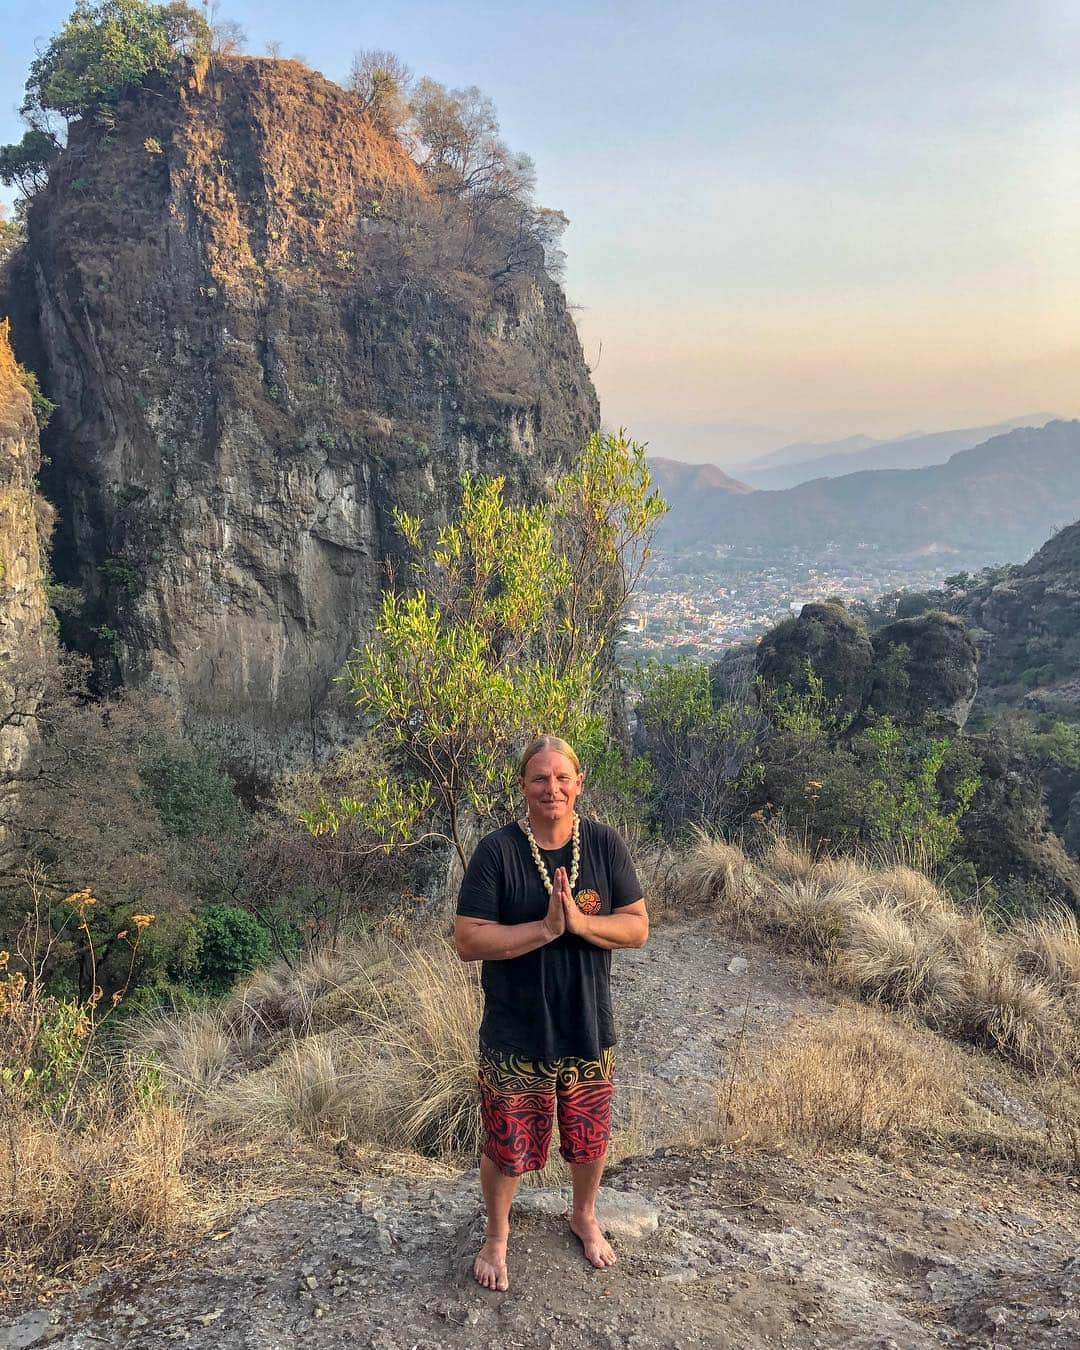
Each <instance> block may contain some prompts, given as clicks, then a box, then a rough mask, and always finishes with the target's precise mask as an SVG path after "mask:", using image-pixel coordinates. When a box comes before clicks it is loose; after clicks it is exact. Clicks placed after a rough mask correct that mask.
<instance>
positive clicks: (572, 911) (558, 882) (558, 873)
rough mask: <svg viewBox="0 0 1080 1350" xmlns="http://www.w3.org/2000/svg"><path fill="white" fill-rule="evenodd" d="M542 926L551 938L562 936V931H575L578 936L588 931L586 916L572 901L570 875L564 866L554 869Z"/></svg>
mask: <svg viewBox="0 0 1080 1350" xmlns="http://www.w3.org/2000/svg"><path fill="white" fill-rule="evenodd" d="M544 927H545V928H546V929H547V931H548V933H549V934H550V938H551V939H555V938H557V937H562V935H563V933H577V934H578V935H579V936H580V937H585V936H586V935H587V933H588V928H589V920H588V916H587V915H585V914H582V912H581V910H580V909H578V907H577V905H576V903H575V902H574V897H573V894H572V892H571V890H570V877H569V876H568V874H567V871H566V868H565V867H558V868H556V869H555V876H554V878H553V880H552V883H551V900H550V901H549V903H548V912H547V915H546V916H545V918H544Z"/></svg>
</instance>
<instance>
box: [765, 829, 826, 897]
mask: <svg viewBox="0 0 1080 1350" xmlns="http://www.w3.org/2000/svg"><path fill="white" fill-rule="evenodd" d="M813 865H814V860H813V858H812V857H811V856H810V850H809V849H808V848H807V847H806V845H805V844H801V843H799V842H798V840H795V839H788V838H787V836H786V835H782V834H778V835H776V836H775V837H774V839H773V842H772V844H771V845H770V846H769V849H768V851H767V852H766V853H765V855H764V857H763V858H762V860H761V870H762V871H763V872H764V873H765V874H766V876H770V877H772V878H773V879H774V880H775V881H778V882H780V883H781V885H785V884H790V883H791V882H793V881H805V880H806V878H807V877H808V876H809V875H810V869H811V867H813Z"/></svg>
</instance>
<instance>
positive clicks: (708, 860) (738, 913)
mask: <svg viewBox="0 0 1080 1350" xmlns="http://www.w3.org/2000/svg"><path fill="white" fill-rule="evenodd" d="M679 895H680V899H681V905H682V908H683V909H684V910H694V909H700V908H701V907H702V906H709V907H710V908H713V909H715V910H716V912H717V914H718V915H719V916H720V917H721V918H722V919H723V920H724V921H725V922H726V923H728V924H730V925H732V926H733V927H734V928H736V929H739V930H742V931H745V932H754V931H756V930H757V929H758V928H759V927H760V926H761V922H762V919H763V917H764V914H765V910H764V908H763V900H762V896H761V886H760V883H759V880H758V875H757V872H756V871H755V869H754V867H753V866H752V865H751V863H750V862H749V861H748V860H747V858H746V855H745V854H744V853H743V851H742V849H740V848H737V847H736V846H735V845H734V844H728V843H725V842H724V840H722V839H715V838H713V837H711V836H710V835H708V834H706V833H705V832H704V831H698V833H697V839H696V842H695V843H694V845H693V847H692V848H691V849H690V851H689V853H688V854H687V856H686V859H685V861H684V863H683V865H682V868H681V870H680V873H679Z"/></svg>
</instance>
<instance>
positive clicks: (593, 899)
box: [574, 891, 603, 914]
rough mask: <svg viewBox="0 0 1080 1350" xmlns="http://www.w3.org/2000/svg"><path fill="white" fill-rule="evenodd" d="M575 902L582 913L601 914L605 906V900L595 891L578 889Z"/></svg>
mask: <svg viewBox="0 0 1080 1350" xmlns="http://www.w3.org/2000/svg"><path fill="white" fill-rule="evenodd" d="M574 904H575V905H577V907H578V909H580V910H581V912H582V914H599V913H600V910H601V909H602V908H603V901H602V900H601V899H600V897H599V895H597V893H596V892H595V891H578V893H577V895H575V896H574Z"/></svg>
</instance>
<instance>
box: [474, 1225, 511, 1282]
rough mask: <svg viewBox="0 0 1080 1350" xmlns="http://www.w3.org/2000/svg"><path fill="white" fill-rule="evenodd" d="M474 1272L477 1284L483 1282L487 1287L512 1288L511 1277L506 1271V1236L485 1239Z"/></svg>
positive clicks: (478, 1253) (477, 1256)
mask: <svg viewBox="0 0 1080 1350" xmlns="http://www.w3.org/2000/svg"><path fill="white" fill-rule="evenodd" d="M473 1274H474V1275H475V1276H476V1282H477V1284H482V1285H483V1286H484V1288H485V1289H509V1288H510V1277H509V1276H508V1275H507V1273H506V1238H493V1237H489V1238H485V1239H484V1245H483V1246H482V1247H481V1248H480V1250H479V1252H477V1254H476V1260H475V1261H474V1262H473Z"/></svg>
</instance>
